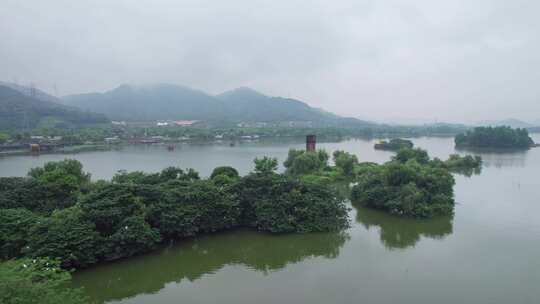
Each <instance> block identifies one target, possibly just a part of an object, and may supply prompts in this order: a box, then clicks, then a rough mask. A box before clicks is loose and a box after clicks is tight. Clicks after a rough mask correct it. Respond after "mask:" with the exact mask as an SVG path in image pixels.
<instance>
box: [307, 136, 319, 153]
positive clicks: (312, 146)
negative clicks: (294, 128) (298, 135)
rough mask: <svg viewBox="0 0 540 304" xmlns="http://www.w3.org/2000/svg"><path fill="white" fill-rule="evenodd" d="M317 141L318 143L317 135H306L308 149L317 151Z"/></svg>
mask: <svg viewBox="0 0 540 304" xmlns="http://www.w3.org/2000/svg"><path fill="white" fill-rule="evenodd" d="M316 143H317V137H316V136H315V135H308V136H306V151H308V152H313V151H315V149H316V147H315V144H316Z"/></svg>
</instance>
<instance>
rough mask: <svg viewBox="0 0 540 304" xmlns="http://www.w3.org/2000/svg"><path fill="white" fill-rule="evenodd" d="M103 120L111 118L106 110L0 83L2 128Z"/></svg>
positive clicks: (55, 125) (93, 122) (58, 125)
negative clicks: (83, 108)
mask: <svg viewBox="0 0 540 304" xmlns="http://www.w3.org/2000/svg"><path fill="white" fill-rule="evenodd" d="M104 122H109V120H108V119H107V117H105V115H103V114H95V113H91V112H83V111H81V110H79V109H76V108H73V107H68V106H65V105H62V104H59V103H55V102H51V101H46V100H40V99H38V98H35V97H31V96H26V95H24V94H23V93H21V92H19V91H18V90H15V89H12V88H10V87H7V86H2V85H0V129H24V128H35V127H69V126H77V125H85V124H95V123H104Z"/></svg>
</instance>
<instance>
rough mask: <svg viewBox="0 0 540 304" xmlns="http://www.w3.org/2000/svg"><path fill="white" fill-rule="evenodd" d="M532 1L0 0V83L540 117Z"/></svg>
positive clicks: (475, 117)
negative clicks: (165, 86)
mask: <svg viewBox="0 0 540 304" xmlns="http://www.w3.org/2000/svg"><path fill="white" fill-rule="evenodd" d="M538 9H540V3H538V2H536V1H531V0H518V1H512V2H511V3H509V2H508V1H503V0H495V1H488V0H479V1H475V2H470V1H464V0H459V1H452V2H435V1H428V0H415V1H410V2H408V3H402V2H401V1H397V0H396V1H352V0H346V1H340V2H339V3H330V2H327V1H322V0H321V1H287V2H279V3H276V2H275V1H227V2H218V3H216V2H213V1H194V0H193V1H192V0H189V1H166V0H160V1H137V2H127V1H120V2H114V3H113V2H111V1H104V0H100V1H47V2H43V1H15V0H4V1H2V3H1V4H0V35H1V37H2V38H3V39H2V40H3V41H2V44H1V45H0V80H3V81H6V82H16V83H18V84H20V85H28V84H30V83H33V84H34V85H35V86H36V87H37V88H39V89H41V90H44V91H46V92H48V93H51V94H53V95H67V94H75V93H86V92H95V91H98V92H102V91H107V90H110V89H113V88H115V87H117V86H118V85H120V84H123V83H130V84H144V83H172V84H177V85H184V86H188V87H191V88H194V89H200V90H203V91H205V92H208V93H210V94H219V93H221V92H223V91H227V90H230V89H234V88H237V87H243V86H246V87H250V88H253V89H255V90H257V91H260V92H262V93H264V94H267V95H272V96H283V97H290V98H295V99H299V100H302V101H304V102H306V103H308V104H309V105H311V106H313V107H317V108H323V109H325V110H327V111H330V112H334V113H336V114H340V115H344V116H352V117H358V118H361V119H368V120H374V121H397V120H403V121H406V120H417V121H431V122H436V121H439V122H459V123H474V122H478V121H482V120H499V119H507V118H516V119H521V120H524V121H537V120H540V102H539V100H538V96H539V93H540V87H538V86H537V85H536V81H537V79H540V77H539V76H540V52H539V51H540V20H538V18H537V17H536V12H537V11H538Z"/></svg>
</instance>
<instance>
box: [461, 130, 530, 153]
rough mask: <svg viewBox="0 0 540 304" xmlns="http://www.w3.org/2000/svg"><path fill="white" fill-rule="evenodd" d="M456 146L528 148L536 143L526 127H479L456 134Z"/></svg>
mask: <svg viewBox="0 0 540 304" xmlns="http://www.w3.org/2000/svg"><path fill="white" fill-rule="evenodd" d="M455 143H456V147H463V148H505V149H513V148H518V149H528V148H530V147H532V146H533V145H534V141H533V140H532V138H530V137H529V132H528V131H527V130H526V129H519V128H518V129H512V128H510V127H478V128H474V129H473V130H471V131H467V132H465V133H462V134H458V135H456V138H455Z"/></svg>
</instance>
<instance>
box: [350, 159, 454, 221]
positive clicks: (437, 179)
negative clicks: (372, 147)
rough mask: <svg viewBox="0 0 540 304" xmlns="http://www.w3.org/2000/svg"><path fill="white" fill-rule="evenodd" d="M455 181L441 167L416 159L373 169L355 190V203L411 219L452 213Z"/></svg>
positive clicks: (361, 178) (359, 179) (394, 162)
mask: <svg viewBox="0 0 540 304" xmlns="http://www.w3.org/2000/svg"><path fill="white" fill-rule="evenodd" d="M453 186H454V178H453V177H452V175H451V174H450V172H449V171H448V170H446V169H444V168H441V167H438V166H432V165H429V164H422V163H419V162H417V161H416V160H415V159H410V160H407V161H406V162H404V163H403V162H400V161H398V160H393V161H390V162H388V163H385V164H383V165H377V166H373V167H371V168H370V169H368V170H367V171H366V172H365V174H363V175H362V176H361V177H359V178H358V183H357V185H355V186H354V187H353V189H352V193H351V200H352V201H353V202H354V203H359V204H361V205H364V206H367V207H371V208H376V209H382V210H385V211H388V212H390V213H393V214H397V215H402V216H409V217H433V216H436V215H445V214H451V213H452V212H453V207H454V199H453Z"/></svg>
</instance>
